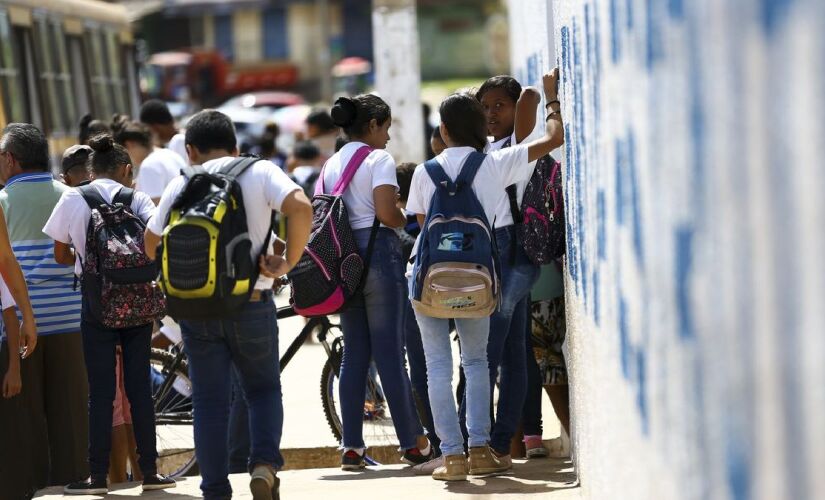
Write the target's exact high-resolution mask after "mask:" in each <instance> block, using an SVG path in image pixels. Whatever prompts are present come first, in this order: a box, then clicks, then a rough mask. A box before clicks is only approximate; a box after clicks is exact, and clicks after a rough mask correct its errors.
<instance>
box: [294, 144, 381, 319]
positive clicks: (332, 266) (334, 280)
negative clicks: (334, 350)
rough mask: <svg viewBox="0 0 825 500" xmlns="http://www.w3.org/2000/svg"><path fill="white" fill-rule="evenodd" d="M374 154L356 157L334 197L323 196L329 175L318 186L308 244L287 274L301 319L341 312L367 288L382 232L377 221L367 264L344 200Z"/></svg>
mask: <svg viewBox="0 0 825 500" xmlns="http://www.w3.org/2000/svg"><path fill="white" fill-rule="evenodd" d="M371 152H372V149H371V148H370V147H369V146H362V147H361V148H359V149H358V150H357V151H356V152H355V154H354V155H353V156H352V159H350V161H349V163H348V164H347V166H346V168H345V169H344V172H343V173H342V174H341V177H340V178H339V179H338V182H336V183H335V186H334V187H333V188H332V192H331V193H330V194H324V169H322V170H321V174H320V176H319V179H318V182H317V183H316V184H315V196H313V197H312V229H311V232H310V236H309V241H308V242H307V246H306V249H305V250H304V254H303V255H302V256H301V259H300V260H299V261H298V264H297V265H296V266H295V267H294V268H293V269H292V271H290V272H289V273H288V274H287V277H288V278H289V282H290V285H291V286H292V299H291V302H292V308H293V309H294V310H295V312H297V313H298V314H300V315H301V316H306V317H313V316H323V315H328V314H335V313H338V312H341V311H342V310H343V309H344V307H345V306H346V304H347V302H348V301H349V300H350V299H351V298H352V297H353V296H354V295H355V294H356V293H357V292H358V291H359V290H360V288H361V286H363V283H364V280H365V274H366V270H368V269H369V261H370V258H371V256H372V250H373V246H374V244H375V237H376V234H377V232H378V224H379V223H378V218H377V217H376V219H375V221H374V222H373V225H372V233H371V234H370V240H369V245H368V247H367V258H366V261H364V259H362V258H361V255H360V254H359V253H358V246H357V245H356V243H355V237H354V236H353V233H352V228H351V227H350V224H349V213H348V212H347V207H346V206H345V205H344V199H343V194H344V191H346V189H347V187H348V186H349V183H350V182H351V181H352V178H353V177H354V176H355V172H356V171H357V170H358V167H360V166H361V164H362V163H363V162H364V160H365V159H366V158H367V156H369V154H370V153H371ZM324 168H326V165H325V166H324Z"/></svg>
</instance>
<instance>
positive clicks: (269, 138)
mask: <svg viewBox="0 0 825 500" xmlns="http://www.w3.org/2000/svg"><path fill="white" fill-rule="evenodd" d="M279 135H281V128H280V127H278V124H277V123H267V124H266V127H265V128H264V134H263V135H262V136H261V140H260V141H259V143H258V148H259V149H258V156H260V157H261V158H263V159H264V160H269V161H271V162H272V163H274V164H275V165H277V166H278V167H280V168H282V169H286V167H287V165H288V163H287V156H286V155H285V154H284V153H283V151H281V150H279V149H278V136H279Z"/></svg>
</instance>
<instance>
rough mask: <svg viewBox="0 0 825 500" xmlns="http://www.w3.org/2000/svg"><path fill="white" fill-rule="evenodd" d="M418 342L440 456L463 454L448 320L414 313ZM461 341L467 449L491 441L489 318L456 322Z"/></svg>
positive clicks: (458, 320)
mask: <svg viewBox="0 0 825 500" xmlns="http://www.w3.org/2000/svg"><path fill="white" fill-rule="evenodd" d="M415 317H416V319H417V320H418V326H419V328H421V341H422V342H423V344H424V353H425V355H426V357H427V381H428V382H429V389H430V405H431V406H432V410H433V419H434V420H435V432H436V434H438V437H439V438H441V453H442V454H443V455H445V456H447V455H463V454H464V436H463V434H462V433H461V426H460V425H459V422H458V412H457V411H456V400H455V398H454V397H453V384H452V381H453V356H452V342H451V341H450V321H449V320H446V319H439V318H431V317H429V316H424V315H422V314H419V313H416V314H415ZM455 323H456V329H457V330H458V338H459V339H460V340H461V366H462V367H463V368H464V373H465V374H466V380H467V383H466V391H465V395H466V402H467V431H468V432H469V438H468V442H469V446H470V447H476V446H484V445H486V444H487V442H488V441H489V439H490V378H489V368H488V365H487V336H488V334H489V332H490V318H489V317H485V318H477V319H476V318H473V319H465V318H461V319H456V320H455Z"/></svg>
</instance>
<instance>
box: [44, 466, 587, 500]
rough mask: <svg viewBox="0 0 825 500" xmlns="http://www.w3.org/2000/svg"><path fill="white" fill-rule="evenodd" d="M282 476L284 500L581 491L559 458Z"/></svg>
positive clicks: (175, 496) (131, 492)
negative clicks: (485, 471) (434, 473)
mask: <svg viewBox="0 0 825 500" xmlns="http://www.w3.org/2000/svg"><path fill="white" fill-rule="evenodd" d="M279 476H280V477H281V498H283V499H285V500H293V499H312V500H316V499H319V498H324V496H329V495H334V498H336V499H350V498H352V499H357V498H365V497H367V498H368V497H372V498H392V500H405V499H410V500H421V499H432V498H457V497H458V496H461V497H464V498H486V497H488V496H489V495H493V494H495V495H496V496H495V498H508V497H516V496H518V497H519V498H537V499H538V498H541V499H548V500H579V499H580V498H581V496H580V490H579V488H578V485H577V484H576V478H575V475H574V474H573V469H572V466H571V465H570V463H569V462H567V461H564V460H557V459H539V460H531V461H529V462H524V461H517V463H516V464H515V468H514V470H513V471H512V472H511V473H509V474H507V475H503V476H496V477H490V476H486V477H478V478H473V479H472V480H470V481H467V482H456V483H443V482H441V481H434V480H433V479H432V478H430V477H426V476H424V477H416V476H413V475H412V474H411V472H410V471H409V470H408V468H406V467H404V466H383V467H378V468H371V469H370V470H367V471H365V472H360V473H352V472H342V471H341V470H339V469H308V470H301V471H287V472H282V473H281V474H279ZM247 481H248V476H246V475H236V476H232V485H233V489H234V490H235V495H234V497H233V498H236V499H249V498H252V497H251V495H249V493H248V490H247ZM139 495H140V488H139V487H137V486H136V485H134V484H132V485H122V486H120V487H118V488H117V489H116V491H113V492H112V493H110V494H109V495H107V496H106V497H105V498H108V499H113V500H114V499H117V498H124V499H125V498H132V497H136V496H139ZM35 498H39V499H44V500H46V499H49V500H56V499H63V498H66V497H64V496H63V495H62V494H61V489H60V488H51V489H49V490H45V491H42V492H41V493H40V494H39V495H37V496H36V497H35ZM71 498H76V499H78V500H84V499H85V500H91V499H99V498H103V497H100V496H78V497H71ZM141 498H144V499H147V500H150V499H157V500H160V499H165V500H188V499H195V498H201V497H200V490H199V489H198V481H197V479H193V478H190V479H188V480H186V481H183V482H181V483H180V484H179V485H178V487H177V488H175V489H172V490H166V491H164V492H151V493H146V494H144V495H143V496H141Z"/></svg>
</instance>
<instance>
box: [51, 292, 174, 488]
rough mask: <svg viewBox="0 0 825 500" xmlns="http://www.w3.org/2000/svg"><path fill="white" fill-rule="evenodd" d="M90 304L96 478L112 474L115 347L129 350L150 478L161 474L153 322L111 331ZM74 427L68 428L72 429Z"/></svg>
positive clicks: (128, 380) (135, 413)
mask: <svg viewBox="0 0 825 500" xmlns="http://www.w3.org/2000/svg"><path fill="white" fill-rule="evenodd" d="M90 318H91V315H90V314H88V313H87V308H86V307H85V301H84V308H83V312H82V317H81V322H80V331H81V333H82V335H83V355H84V357H85V360H86V373H87V375H88V378H89V469H90V472H91V476H92V477H93V478H95V479H100V478H103V479H105V478H106V476H107V475H108V474H109V454H110V453H111V450H112V405H113V404H114V400H115V347H116V346H117V344H120V345H121V347H122V349H123V382H124V386H125V387H126V396H127V397H128V398H129V403H130V404H131V407H132V427H133V429H134V432H135V442H136V444H137V452H138V456H139V457H140V459H139V460H138V464H139V466H140V470H141V472H143V474H144V476H147V475H152V474H155V472H156V471H157V466H156V463H155V462H156V461H157V458H158V451H157V443H156V438H155V410H154V404H153V403H152V387H151V383H150V378H149V370H148V369H147V368H148V366H149V354H150V352H151V346H150V343H151V340H152V324H151V323H148V324H146V325H142V326H137V327H133V328H120V329H111V328H107V327H105V326H103V325H102V324H100V323H98V322H97V321H94V320H92V319H90ZM71 428H72V427H71V426H68V427H67V429H71Z"/></svg>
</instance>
